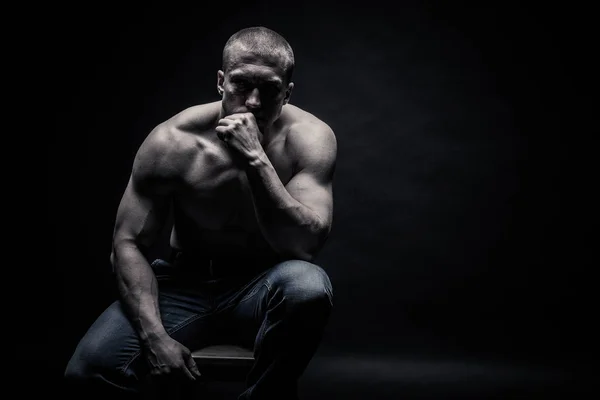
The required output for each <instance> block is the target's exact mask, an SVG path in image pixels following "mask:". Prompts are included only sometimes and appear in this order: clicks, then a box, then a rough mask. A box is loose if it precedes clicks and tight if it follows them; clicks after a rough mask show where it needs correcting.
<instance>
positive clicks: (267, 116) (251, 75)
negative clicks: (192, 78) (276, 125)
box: [217, 27, 294, 129]
mask: <svg viewBox="0 0 600 400" xmlns="http://www.w3.org/2000/svg"><path fill="white" fill-rule="evenodd" d="M222 68H223V69H222V70H219V71H218V73H217V90H218V92H219V93H220V94H221V95H222V96H223V100H222V107H223V111H224V112H225V114H233V113H239V112H252V113H253V114H254V116H255V117H256V120H257V123H258V126H259V128H261V129H264V128H265V127H267V126H270V125H271V124H272V123H273V122H274V121H275V120H276V119H277V118H278V117H279V115H280V113H281V108H282V107H283V105H285V104H287V102H288V101H289V99H290V96H291V93H292V89H293V87H294V84H293V82H292V73H293V70H294V53H293V51H292V48H291V46H290V45H289V43H288V42H287V41H286V40H285V39H284V38H283V37H282V36H281V35H280V34H278V33H277V32H274V31H272V30H271V29H268V28H265V27H250V28H245V29H242V30H240V31H238V32H236V33H234V34H233V35H232V36H231V37H230V38H229V40H228V41H227V43H226V44H225V47H224V48H223V66H222Z"/></svg>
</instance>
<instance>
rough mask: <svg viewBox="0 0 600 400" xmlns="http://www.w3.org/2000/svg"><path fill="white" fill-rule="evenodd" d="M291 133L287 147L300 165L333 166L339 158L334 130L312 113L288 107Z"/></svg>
mask: <svg viewBox="0 0 600 400" xmlns="http://www.w3.org/2000/svg"><path fill="white" fill-rule="evenodd" d="M285 111H286V116H285V117H286V120H287V121H288V124H289V131H288V135H287V140H286V146H287V147H288V149H289V150H290V151H291V152H292V154H293V155H294V156H295V157H296V159H297V162H298V163H299V164H301V165H302V164H304V163H318V164H320V165H321V166H322V167H327V166H331V164H333V163H335V160H336V156H337V139H336V135H335V132H334V131H333V129H332V128H331V127H330V126H329V125H328V124H327V123H326V122H324V121H323V120H321V119H320V118H318V117H316V116H315V115H313V114H312V113H310V112H308V111H305V110H303V109H301V108H299V107H297V106H293V105H291V104H288V105H286V110H285Z"/></svg>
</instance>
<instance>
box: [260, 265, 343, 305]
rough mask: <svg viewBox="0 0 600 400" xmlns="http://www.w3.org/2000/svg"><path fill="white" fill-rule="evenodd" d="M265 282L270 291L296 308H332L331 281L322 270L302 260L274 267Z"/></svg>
mask: <svg viewBox="0 0 600 400" xmlns="http://www.w3.org/2000/svg"><path fill="white" fill-rule="evenodd" d="M267 280H268V281H269V283H270V284H271V286H272V287H271V290H272V291H273V292H274V293H276V294H277V293H278V294H281V295H283V296H284V298H285V301H286V303H288V304H293V305H297V306H302V305H317V306H319V307H321V308H326V309H329V308H331V307H332V306H333V289H332V286H331V281H330V280H329V277H328V276H327V273H326V272H325V271H324V270H323V268H321V267H319V266H318V265H316V264H312V263H310V262H307V261H302V260H288V261H284V262H282V263H280V264H278V265H276V266H275V267H274V269H273V271H272V273H271V274H269V276H268V278H267Z"/></svg>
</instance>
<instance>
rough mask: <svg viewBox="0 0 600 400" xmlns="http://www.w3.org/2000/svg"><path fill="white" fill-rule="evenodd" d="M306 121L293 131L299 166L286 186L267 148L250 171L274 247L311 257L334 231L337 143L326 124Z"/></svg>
mask: <svg viewBox="0 0 600 400" xmlns="http://www.w3.org/2000/svg"><path fill="white" fill-rule="evenodd" d="M303 125H304V126H302V127H296V128H295V130H294V131H293V132H290V134H289V136H288V143H287V144H286V146H288V148H289V150H291V153H292V154H293V155H294V158H295V160H296V168H295V171H294V176H293V177H292V178H291V179H290V181H289V182H288V183H287V184H286V185H285V186H284V185H283V183H282V182H281V180H280V179H279V176H278V175H277V172H276V171H275V168H274V167H273V165H272V164H271V161H270V160H269V158H268V157H267V155H266V154H265V153H264V151H261V152H258V153H257V154H256V156H255V157H253V158H251V159H250V161H249V163H248V166H247V168H246V175H247V177H248V181H249V183H250V187H251V190H252V194H253V199H254V209H255V212H256V216H257V219H258V222H259V225H260V228H261V231H262V233H263V235H264V237H265V238H266V240H267V241H268V243H269V244H270V245H271V247H272V248H273V249H274V250H275V251H276V252H278V253H279V254H281V255H283V256H286V257H291V258H295V259H302V260H306V261H311V260H312V259H313V258H314V257H315V256H316V254H317V253H318V251H319V250H320V249H321V248H322V246H323V245H324V243H325V241H326V239H327V237H328V236H329V232H330V230H331V224H332V220H333V194H332V186H333V175H334V170H335V163H336V153H337V143H336V138H335V135H334V133H333V131H332V130H331V129H330V128H329V127H328V126H327V125H323V126H320V127H316V128H315V124H303Z"/></svg>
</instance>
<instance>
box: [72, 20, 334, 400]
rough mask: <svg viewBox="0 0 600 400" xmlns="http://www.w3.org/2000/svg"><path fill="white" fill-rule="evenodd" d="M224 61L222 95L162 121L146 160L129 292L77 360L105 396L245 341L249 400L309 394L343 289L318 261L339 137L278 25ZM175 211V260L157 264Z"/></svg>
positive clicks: (139, 180)
mask: <svg viewBox="0 0 600 400" xmlns="http://www.w3.org/2000/svg"><path fill="white" fill-rule="evenodd" d="M222 68H223V69H222V70H220V71H218V73H217V90H218V93H219V95H220V96H221V100H220V101H216V102H213V103H208V104H203V105H198V106H193V107H190V108H188V109H185V110H183V111H182V112H180V113H178V114H177V115H174V116H173V117H171V118H170V119H168V120H167V121H165V122H163V123H161V124H159V125H158V126H157V127H156V128H155V129H154V130H153V131H152V132H150V134H149V135H148V136H147V138H146V139H145V140H144V142H143V143H142V144H141V146H140V148H139V150H138V152H137V154H136V156H135V160H134V163H133V168H132V172H131V177H130V180H129V182H128V184H127V187H126V189H125V192H124V194H123V197H122V200H121V202H120V205H119V207H118V211H117V216H116V223H115V230H114V237H113V251H112V254H111V257H110V259H111V262H112V265H113V268H114V271H115V275H116V280H117V284H118V288H119V294H120V296H119V299H118V300H117V301H116V302H114V303H113V304H112V305H110V306H109V307H108V308H107V309H106V310H105V311H104V312H103V313H102V315H100V317H99V318H98V319H97V320H96V321H95V322H94V324H93V325H92V326H91V327H90V329H89V330H88V332H87V333H86V334H85V336H84V337H83V338H82V340H81V341H80V343H79V344H78V346H77V348H76V350H75V352H74V354H73V356H72V358H71V360H70V362H69V363H68V366H67V369H66V377H67V378H69V381H70V382H79V383H83V384H84V385H83V387H84V388H88V389H89V390H93V391H94V393H96V391H97V390H99V389H100V388H102V387H104V388H112V389H114V390H115V393H119V392H122V393H131V394H135V393H139V392H140V390H141V387H142V385H141V384H142V382H144V381H145V379H146V377H147V376H151V377H153V378H161V377H171V378H173V377H177V378H179V379H183V380H189V381H193V380H195V379H196V378H197V377H198V376H199V375H200V373H199V372H198V369H197V367H196V365H195V363H194V361H193V359H192V358H191V351H193V350H194V349H195V348H198V347H200V346H202V345H206V344H210V343H219V342H230V343H231V342H235V343H238V344H241V345H247V346H250V347H252V348H253V349H254V355H255V359H256V360H255V363H254V366H253V367H252V369H251V371H250V373H249V374H248V376H247V382H246V383H247V388H246V390H245V391H244V392H243V393H241V394H240V399H295V398H297V380H298V378H299V377H300V376H301V375H302V373H303V371H304V370H305V367H306V366H307V364H308V363H309V361H310V359H311V358H312V357H313V355H314V353H315V351H316V349H317V347H318V344H319V342H320V340H321V337H322V332H323V329H324V327H325V325H326V322H327V320H328V317H329V314H330V311H331V307H332V304H333V303H332V287H331V283H330V281H329V278H328V276H327V274H326V273H325V271H324V270H323V269H322V268H321V267H319V266H317V265H315V264H313V263H312V262H311V261H313V260H314V257H315V255H316V254H317V253H318V251H319V250H320V249H321V248H322V246H323V244H324V242H325V241H326V238H327V237H328V234H329V232H330V229H331V224H332V211H333V202H332V178H333V174H334V168H335V161H336V139H335V135H334V133H333V131H332V129H331V128H330V127H329V126H328V125H327V124H326V123H324V122H323V121H321V120H319V119H318V118H317V117H315V116H314V115H312V114H310V113H309V112H307V111H304V110H302V109H300V108H298V107H296V106H293V105H291V104H289V99H290V95H291V93H292V89H293V88H294V84H293V83H292V81H291V78H292V72H293V69H294V54H293V52H292V49H291V47H290V45H289V44H288V43H287V41H286V40H285V39H284V38H283V37H281V36H280V35H279V34H278V33H276V32H274V31H272V30H270V29H267V28H264V27H251V28H246V29H242V30H241V31H239V32H237V33H235V34H234V35H232V36H231V38H230V39H229V40H228V41H227V43H226V44H225V47H224V50H223V66H222ZM171 210H172V216H173V227H172V231H171V237H170V245H171V247H172V249H173V254H172V257H171V258H170V259H168V260H162V259H158V260H153V262H149V261H152V260H148V258H147V257H148V256H147V255H146V254H147V250H148V249H149V248H150V247H151V246H152V245H153V244H154V243H155V240H156V238H157V236H158V235H159V233H160V231H161V229H162V226H163V224H164V222H165V220H166V218H167V216H168V213H169V212H170V211H171ZM92 388H93V389H92ZM90 393H92V392H90ZM92 394H93V393H92Z"/></svg>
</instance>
